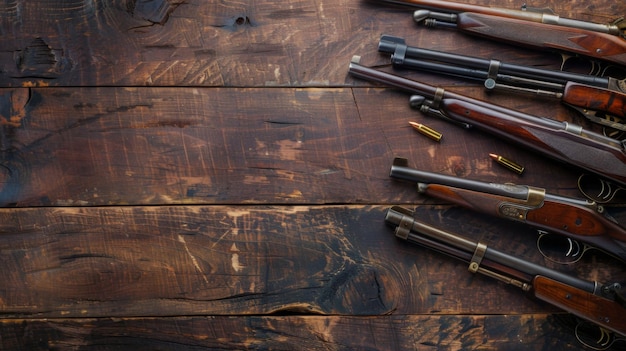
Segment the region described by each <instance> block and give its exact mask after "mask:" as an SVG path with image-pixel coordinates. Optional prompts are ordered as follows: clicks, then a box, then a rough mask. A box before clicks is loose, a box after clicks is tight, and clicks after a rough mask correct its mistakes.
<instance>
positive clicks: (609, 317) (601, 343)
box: [385, 206, 626, 349]
mask: <svg viewBox="0 0 626 351" xmlns="http://www.w3.org/2000/svg"><path fill="white" fill-rule="evenodd" d="M385 221H386V223H387V224H389V225H391V226H393V227H395V235H396V237H398V238H400V239H403V240H407V241H409V242H412V243H416V244H418V245H421V246H424V247H426V248H429V249H432V250H435V251H437V252H440V253H443V254H446V255H448V256H452V257H454V258H457V259H460V260H462V261H465V262H468V263H469V268H468V269H469V271H470V272H472V273H480V274H484V275H486V276H489V277H491V278H494V279H498V280H500V281H503V282H505V283H507V284H511V285H513V286H516V287H518V288H521V289H522V290H524V291H526V292H529V293H531V294H532V295H533V296H534V297H535V298H537V299H539V300H542V301H545V302H547V303H549V304H551V305H553V306H556V307H558V308H560V309H562V310H564V311H566V312H568V313H571V314H573V315H575V316H577V317H579V318H581V319H583V320H585V321H588V322H591V323H594V324H595V325H597V326H599V327H600V328H602V329H601V330H602V332H601V338H598V339H596V340H594V341H595V343H594V344H593V345H590V344H588V343H586V344H587V345H588V346H592V347H594V348H596V349H605V348H608V347H610V346H611V343H612V342H613V340H614V336H613V335H610V334H609V333H608V332H606V331H607V330H608V331H612V332H614V333H615V334H618V335H621V336H626V318H624V316H626V302H625V300H624V297H623V295H622V291H621V290H622V288H621V285H620V284H619V283H613V284H601V283H598V282H596V281H587V280H583V279H579V278H577V277H573V276H570V275H566V274H563V273H561V272H558V271H555V270H552V269H549V268H546V267H544V266H540V265H538V264H535V263H532V262H529V261H526V260H523V259H521V258H518V257H515V256H511V255H508V254H506V253H503V252H500V251H497V250H495V249H492V248H489V247H487V245H485V244H484V243H480V242H472V241H470V240H468V239H465V238H463V237H460V236H458V235H456V234H453V233H450V232H447V231H444V230H441V229H439V228H435V227H433V226H431V225H428V224H426V223H423V222H420V221H418V220H416V219H415V218H414V213H413V212H412V211H410V210H407V209H405V208H402V207H398V206H394V207H392V208H390V209H389V210H388V211H387V213H386V216H385ZM580 330H581V328H579V327H577V328H576V336H577V337H578V339H579V340H581V341H582V340H584V339H588V338H585V337H584V336H583V335H580V333H579V331H580Z"/></svg>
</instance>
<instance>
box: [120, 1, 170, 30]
mask: <svg viewBox="0 0 626 351" xmlns="http://www.w3.org/2000/svg"><path fill="white" fill-rule="evenodd" d="M180 4H182V1H180V2H176V1H168V0H127V1H126V11H127V12H128V13H129V14H130V15H131V16H133V18H135V19H138V20H144V21H148V22H150V23H153V24H160V25H164V24H165V23H166V22H167V20H168V19H169V16H170V14H171V13H172V12H173V11H174V10H175V9H176V8H177V7H178V6H179V5H180Z"/></svg>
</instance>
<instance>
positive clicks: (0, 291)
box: [0, 205, 625, 318]
mask: <svg viewBox="0 0 626 351" xmlns="http://www.w3.org/2000/svg"><path fill="white" fill-rule="evenodd" d="M385 210H386V207H384V206H383V207H376V206H375V207H371V206H354V205H353V206H332V207H326V206H314V207H307V206H297V207H290V208H287V207H253V206H234V207H221V206H209V207H204V206H200V207H198V206H191V207H190V206H171V207H170V206H156V207H127V206H124V207H100V208H98V207H84V208H40V209H13V210H9V209H5V210H1V211H0V223H1V226H0V251H1V252H2V253H3V254H2V257H1V259H2V266H3V267H5V268H6V269H4V270H2V271H1V273H0V274H1V275H2V278H1V280H2V281H3V282H4V284H3V286H2V287H0V303H1V305H0V306H1V308H2V312H3V315H4V316H5V317H20V316H23V317H38V318H54V317H56V318H58V317H64V318H68V317H106V316H116V317H131V316H138V317H139V316H172V315H248V314H251V315H257V314H276V313H297V314H339V315H385V314H389V313H394V314H395V313H399V314H426V313H434V314H451V313H453V314H470V313H471V314H495V313H499V314H500V313H501V314H519V313H536V312H542V311H543V312H545V311H554V309H553V308H550V307H548V306H546V305H542V304H539V303H536V302H534V301H532V300H530V299H527V298H526V297H525V296H524V294H523V292H521V291H519V290H517V289H515V288H513V287H507V286H505V285H502V284H500V283H498V282H496V281H493V280H491V279H489V278H486V277H482V276H474V275H472V274H470V273H469V272H467V264H466V263H462V262H460V261H459V262H456V261H454V260H452V259H451V258H448V257H445V256H441V255H439V254H436V253H433V252H430V251H428V250H425V249H421V248H419V247H417V246H411V245H408V244H406V243H404V242H401V241H399V240H396V239H395V237H394V235H393V230H392V228H389V227H387V226H386V225H385V223H384V220H383V219H384V211H385ZM418 216H419V218H421V219H422V220H425V221H428V222H432V223H434V224H436V225H439V226H442V227H443V228H444V229H445V228H448V230H454V231H457V232H458V233H459V234H461V235H464V236H466V237H470V238H475V240H481V241H484V242H487V243H489V245H490V246H492V247H494V248H497V249H500V250H503V251H505V252H509V253H511V254H515V255H518V256H519V257H525V258H526V259H528V260H533V261H536V262H540V263H541V264H548V265H550V262H549V261H546V260H545V259H543V258H542V257H541V256H540V255H539V253H538V252H537V250H536V248H535V243H534V241H535V239H536V234H535V233H534V232H533V230H531V229H529V228H528V227H526V226H522V225H516V226H513V225H509V231H508V232H499V231H498V230H499V228H501V226H502V223H501V222H499V221H485V217H481V216H475V215H474V214H472V213H468V212H467V211H464V210H460V209H458V208H450V209H445V208H444V209H434V208H433V209H428V208H420V209H419V211H418ZM491 243H493V244H491ZM589 259H593V260H594V262H593V263H594V264H593V265H580V266H578V265H573V266H565V267H563V266H559V265H554V266H555V267H556V268H557V269H559V270H569V271H570V274H575V275H578V276H581V277H587V278H588V279H595V280H599V281H609V280H610V281H614V280H615V281H620V280H619V279H623V278H625V277H624V272H623V271H620V269H619V267H617V266H611V264H612V263H614V261H613V260H612V259H610V258H608V257H605V256H602V255H598V256H595V255H593V254H592V255H590V256H589ZM586 262H591V261H586ZM476 296H482V298H481V299H476Z"/></svg>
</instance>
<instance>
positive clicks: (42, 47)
mask: <svg viewBox="0 0 626 351" xmlns="http://www.w3.org/2000/svg"><path fill="white" fill-rule="evenodd" d="M15 63H16V65H17V69H18V70H19V72H20V73H21V75H22V78H56V77H58V76H59V75H60V73H63V72H64V71H66V70H68V69H69V68H70V67H71V65H70V64H69V60H67V59H66V58H64V57H63V55H62V52H61V51H60V50H54V49H52V47H50V45H48V43H47V42H46V41H45V40H44V39H43V38H41V37H36V38H35V39H33V40H32V41H31V42H30V43H29V44H28V45H27V46H26V47H25V48H24V49H22V50H18V51H16V53H15Z"/></svg>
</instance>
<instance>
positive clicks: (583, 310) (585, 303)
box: [533, 276, 626, 335]
mask: <svg viewBox="0 0 626 351" xmlns="http://www.w3.org/2000/svg"><path fill="white" fill-rule="evenodd" d="M533 287H534V293H535V297H537V298H538V299H540V300H543V301H545V302H548V303H550V304H552V305H554V306H557V307H559V308H561V309H563V310H564V311H567V312H569V313H571V314H573V315H576V316H578V317H580V318H583V319H586V320H588V321H594V322H595V323H596V324H598V325H599V326H601V327H604V328H606V329H608V330H611V331H613V332H616V333H619V334H621V335H625V334H626V318H624V316H625V315H626V309H624V308H623V307H622V308H620V306H619V305H618V304H616V303H615V302H614V301H611V300H609V299H605V298H603V297H601V296H597V295H594V294H591V293H588V292H586V291H583V290H580V289H576V288H574V287H571V286H569V285H567V284H564V283H561V282H559V281H556V280H554V279H550V278H547V277H543V276H537V277H535V279H534V281H533Z"/></svg>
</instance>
